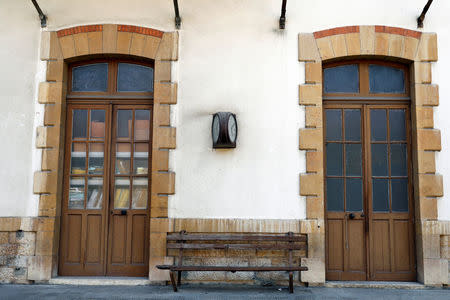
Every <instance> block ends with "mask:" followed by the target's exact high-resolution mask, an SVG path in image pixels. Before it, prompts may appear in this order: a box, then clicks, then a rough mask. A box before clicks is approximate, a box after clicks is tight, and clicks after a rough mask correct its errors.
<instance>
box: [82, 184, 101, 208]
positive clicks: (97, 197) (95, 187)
mask: <svg viewBox="0 0 450 300" xmlns="http://www.w3.org/2000/svg"><path fill="white" fill-rule="evenodd" d="M102 202H103V178H102V177H93V178H89V179H88V190H87V205H86V207H87V208H88V209H100V208H102Z"/></svg>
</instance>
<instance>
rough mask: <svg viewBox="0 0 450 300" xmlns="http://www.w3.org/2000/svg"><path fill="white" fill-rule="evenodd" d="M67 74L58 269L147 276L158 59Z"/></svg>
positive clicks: (84, 67)
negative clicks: (155, 73)
mask: <svg viewBox="0 0 450 300" xmlns="http://www.w3.org/2000/svg"><path fill="white" fill-rule="evenodd" d="M68 74H69V76H68V92H67V97H66V104H67V109H66V135H65V137H66V138H65V159H64V184H63V198H62V220H61V239H60V256H59V274H60V275H78V276H86V275H97V276H99V275H114V276H147V275H148V269H149V268H148V263H149V223H150V220H149V218H150V195H151V193H150V187H151V177H150V175H149V174H150V173H149V170H151V149H152V126H151V124H152V115H153V113H152V112H153V106H152V105H153V85H154V64H153V61H150V60H148V61H143V60H139V61H137V60H130V59H127V60H124V59H97V60H91V61H87V62H80V63H75V64H71V65H69V69H68Z"/></svg>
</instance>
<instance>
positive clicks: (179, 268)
mask: <svg viewBox="0 0 450 300" xmlns="http://www.w3.org/2000/svg"><path fill="white" fill-rule="evenodd" d="M156 267H157V268H158V269H160V270H171V271H229V272H275V271H288V272H293V271H308V268H307V267H302V266H292V267H277V266H270V267H237V266H236V267H235V266H174V265H158V266H156Z"/></svg>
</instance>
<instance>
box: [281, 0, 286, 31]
mask: <svg viewBox="0 0 450 300" xmlns="http://www.w3.org/2000/svg"><path fill="white" fill-rule="evenodd" d="M286 3H287V0H283V3H282V4H281V16H280V29H284V27H285V26H286Z"/></svg>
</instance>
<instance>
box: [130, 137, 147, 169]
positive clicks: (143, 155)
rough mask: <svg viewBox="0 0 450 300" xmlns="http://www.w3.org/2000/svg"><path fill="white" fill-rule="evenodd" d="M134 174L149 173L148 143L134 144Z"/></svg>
mask: <svg viewBox="0 0 450 300" xmlns="http://www.w3.org/2000/svg"><path fill="white" fill-rule="evenodd" d="M133 164H134V174H137V175H142V174H148V144H147V143H136V144H134V154H133Z"/></svg>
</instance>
